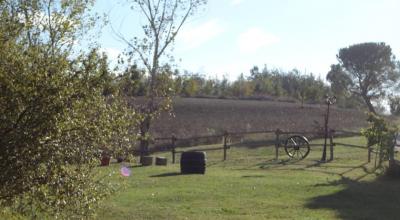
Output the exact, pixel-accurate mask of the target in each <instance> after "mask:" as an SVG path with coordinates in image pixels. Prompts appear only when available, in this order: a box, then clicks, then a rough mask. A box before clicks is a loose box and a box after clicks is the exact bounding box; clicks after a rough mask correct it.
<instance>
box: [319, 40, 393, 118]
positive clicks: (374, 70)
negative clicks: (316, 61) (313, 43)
mask: <svg viewBox="0 0 400 220" xmlns="http://www.w3.org/2000/svg"><path fill="white" fill-rule="evenodd" d="M337 59H338V61H339V64H338V65H333V66H332V67H331V71H330V72H329V74H328V76H327V79H328V80H329V81H331V83H332V85H333V86H335V89H340V90H342V89H344V88H347V89H348V90H349V91H350V92H351V93H353V94H354V95H357V96H359V97H361V98H362V99H363V100H364V102H365V104H366V105H367V107H368V109H369V111H370V112H373V113H376V111H375V108H374V106H373V104H372V103H373V101H377V100H379V99H381V98H384V97H385V95H386V92H387V89H389V88H392V87H393V86H394V85H395V83H396V82H397V80H398V79H399V77H400V73H399V69H398V63H397V62H396V60H395V56H394V55H393V54H392V49H391V48H390V46H389V45H386V44H385V43H362V44H355V45H351V46H349V47H347V48H342V49H340V51H339V54H338V55H337Z"/></svg>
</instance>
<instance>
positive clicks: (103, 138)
mask: <svg viewBox="0 0 400 220" xmlns="http://www.w3.org/2000/svg"><path fill="white" fill-rule="evenodd" d="M90 3H91V1H60V2H57V1H45V0H42V1H0V24H1V25H0V57H1V59H0V207H2V208H4V210H9V213H16V214H18V215H22V216H27V217H29V218H40V219H42V218H45V217H49V218H55V217H60V218H82V217H85V216H89V215H90V214H92V213H94V209H95V207H96V206H97V204H98V202H99V201H100V200H101V199H102V198H104V197H105V196H107V195H108V194H109V193H110V192H111V190H112V188H111V187H110V185H109V184H108V182H107V178H104V177H103V176H101V175H100V176H99V174H98V172H97V171H96V170H95V169H96V166H97V165H98V164H99V157H100V154H99V150H100V149H104V148H111V149H113V148H117V147H118V146H120V145H128V146H129V144H131V143H133V142H134V141H135V139H136V133H137V131H135V127H137V123H138V122H139V120H140V117H139V115H138V114H136V113H135V112H133V111H132V110H131V109H130V108H128V107H127V105H126V104H125V101H124V99H123V98H121V97H119V96H118V94H114V95H112V94H111V93H112V90H110V89H108V86H109V84H108V83H107V79H109V73H108V72H107V66H106V65H104V64H105V63H106V62H104V61H105V60H106V58H105V57H104V56H103V57H102V56H100V55H99V54H98V53H97V51H96V50H92V51H91V52H89V53H87V54H84V53H81V54H75V55H72V49H71V48H72V47H73V45H74V39H75V38H76V37H77V35H76V33H77V32H78V31H82V30H84V29H83V27H81V24H84V23H85V20H84V19H85V10H86V9H87V8H86V7H88V5H90ZM45 14H46V15H48V16H46V17H43V16H44V15H45ZM105 91H107V92H105ZM106 93H107V94H110V95H109V96H107V97H106V96H104V94H106ZM128 128H131V129H128ZM114 150H115V149H114Z"/></svg>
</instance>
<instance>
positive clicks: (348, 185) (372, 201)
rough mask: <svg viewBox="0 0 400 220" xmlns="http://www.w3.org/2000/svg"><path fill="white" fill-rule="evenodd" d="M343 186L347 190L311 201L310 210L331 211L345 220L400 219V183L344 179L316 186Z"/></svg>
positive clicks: (395, 180)
mask: <svg viewBox="0 0 400 220" xmlns="http://www.w3.org/2000/svg"><path fill="white" fill-rule="evenodd" d="M338 185H343V186H344V187H345V188H344V189H343V190H341V191H339V192H336V193H334V194H330V195H323V196H318V197H315V198H313V199H311V200H310V201H309V202H308V203H307V205H306V207H307V208H310V209H330V210H334V211H336V212H337V213H338V217H339V218H341V219H399V218H400V212H399V211H400V187H399V186H400V180H399V179H388V178H385V177H382V178H377V179H376V180H375V181H373V182H359V181H357V180H353V179H350V178H346V177H342V178H341V179H340V180H336V181H332V182H329V183H327V184H318V185H316V186H315V187H330V186H338Z"/></svg>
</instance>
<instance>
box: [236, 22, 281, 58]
mask: <svg viewBox="0 0 400 220" xmlns="http://www.w3.org/2000/svg"><path fill="white" fill-rule="evenodd" d="M279 41H280V40H279V38H278V37H277V36H275V35H273V34H270V33H268V32H266V31H264V30H263V29H261V28H258V27H253V28H249V29H247V30H246V31H245V32H243V33H242V34H240V35H239V38H238V41H237V43H238V47H239V50H240V51H241V52H243V53H254V52H256V51H257V50H260V49H262V48H265V47H266V46H269V45H272V44H275V43H278V42H279Z"/></svg>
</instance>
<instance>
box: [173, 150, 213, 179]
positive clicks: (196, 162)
mask: <svg viewBox="0 0 400 220" xmlns="http://www.w3.org/2000/svg"><path fill="white" fill-rule="evenodd" d="M206 162H207V159H206V153H205V152H198V151H191V152H183V153H182V154H181V161H180V165H181V173H182V174H191V173H197V174H204V173H205V172H206Z"/></svg>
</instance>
